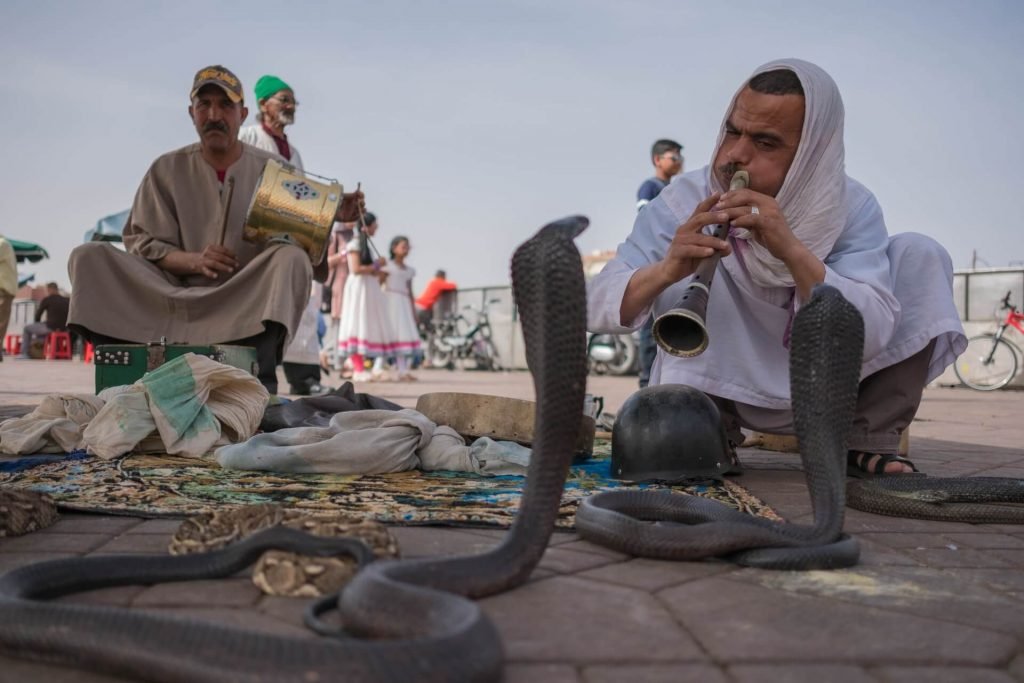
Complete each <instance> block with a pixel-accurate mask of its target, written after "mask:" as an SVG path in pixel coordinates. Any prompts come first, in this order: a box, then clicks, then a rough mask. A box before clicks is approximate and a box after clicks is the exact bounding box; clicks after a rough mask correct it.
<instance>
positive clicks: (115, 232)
mask: <svg viewBox="0 0 1024 683" xmlns="http://www.w3.org/2000/svg"><path fill="white" fill-rule="evenodd" d="M127 222H128V209H125V210H124V211H122V212H120V213H115V214H111V215H109V216H107V217H105V218H101V219H99V220H98V221H96V227H95V228H91V229H89V230H86V231H85V241H86V242H120V241H121V233H122V232H124V224H125V223H127Z"/></svg>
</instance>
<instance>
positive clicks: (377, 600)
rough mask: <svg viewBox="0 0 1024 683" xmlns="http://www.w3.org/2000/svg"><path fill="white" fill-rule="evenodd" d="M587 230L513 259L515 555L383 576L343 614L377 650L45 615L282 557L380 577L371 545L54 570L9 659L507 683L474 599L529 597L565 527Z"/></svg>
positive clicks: (283, 532)
mask: <svg viewBox="0 0 1024 683" xmlns="http://www.w3.org/2000/svg"><path fill="white" fill-rule="evenodd" d="M587 222H588V221H587V219H585V218H583V217H579V216H577V217H571V218H566V219H563V220H561V221H557V222H555V223H551V224H549V225H547V226H545V227H544V228H542V229H541V230H540V231H539V232H538V233H537V234H536V235H535V236H534V237H532V238H531V239H530V240H528V241H527V242H525V243H524V244H523V245H522V246H520V247H519V249H518V250H517V251H516V253H515V255H514V256H513V259H512V288H513V292H514V294H515V300H516V304H517V306H518V308H519V315H520V319H521V321H522V326H523V335H524V338H525V340H526V353H527V362H528V364H529V367H530V370H531V371H532V373H533V377H534V383H535V389H536V394H537V413H536V427H535V439H534V444H533V448H534V450H533V457H532V459H531V461H530V467H529V471H528V475H527V480H526V487H525V490H524V492H523V498H522V504H521V506H520V511H519V515H518V516H517V517H516V521H515V524H514V526H513V528H512V530H511V532H510V533H509V534H508V535H507V536H506V537H505V540H504V542H502V543H501V545H499V546H497V547H496V548H494V549H493V550H491V551H490V552H487V553H484V554H481V555H476V556H467V557H456V558H449V559H437V560H435V559H423V560H398V561H379V562H374V563H371V564H368V565H367V566H366V567H365V568H364V569H363V570H362V571H360V572H359V573H358V574H357V575H356V577H355V578H354V579H353V580H352V582H351V583H350V584H349V585H348V586H347V587H346V588H345V590H343V591H342V592H341V594H340V596H339V598H338V603H337V605H338V609H339V612H340V615H341V618H342V621H343V622H344V624H345V629H346V630H347V631H348V632H349V633H352V634H356V635H361V636H367V637H368V638H372V639H366V640H363V639H358V638H348V639H335V638H316V639H305V638H287V637H278V636H271V635H264V634H260V633H254V632H251V631H245V630H241V629H236V628H229V627H224V626H217V625H213V624H208V623H203V622H197V621H189V620H185V619H177V618H172V617H164V616H156V615H152V614H146V613H141V612H137V611H125V610H119V609H115V608H110V607H102V606H91V605H84V604H73V603H66V602H61V603H52V602H47V601H46V600H45V599H46V598H50V597H55V596H58V595H63V594H68V593H74V592H77V591H82V590H90V589H93V588H100V587H105V586H115V585H124V584H139V583H143V584H145V583H158V582H162V581H174V580H185V579H197V578H214V577H220V576H226V575H230V574H232V573H235V572H237V571H239V570H241V569H243V568H245V567H246V566H247V565H248V564H250V563H251V562H253V561H254V560H255V559H257V558H258V557H259V555H260V554H261V553H262V552H263V551H264V550H267V549H270V548H278V549H282V550H289V551H294V552H301V553H302V554H307V555H308V554H317V553H319V554H334V553H339V552H347V553H349V554H351V555H353V556H354V557H356V559H358V560H359V561H360V562H368V561H369V560H370V559H371V554H370V552H369V550H368V549H367V548H366V546H364V545H363V544H362V543H360V542H357V541H346V540H341V539H317V538H315V537H310V536H308V535H307V534H303V533H301V532H297V531H293V530H291V529H285V528H276V529H270V530H268V531H263V532H260V533H259V534H256V535H255V536H251V537H250V538H248V539H247V540H245V541H242V542H241V543H238V544H234V545H232V546H230V547H228V548H226V549H224V550H221V551H217V552H213V553H207V554H202V555H183V556H177V557H167V556H159V557H146V556H127V557H124V556H122V557H114V556H106V557H104V556H98V557H84V558H74V559H67V560H54V561H50V562H44V563H40V564H35V565H31V566H27V567H22V568H19V569H15V570H14V571H12V572H9V573H8V574H6V575H4V576H2V577H0V651H2V652H4V653H5V654H10V655H13V656H18V657H27V658H35V659H41V660H45V661H51V662H61V663H66V664H70V665H74V666H80V667H85V668H89V669H92V670H99V671H102V672H105V673H111V674H115V675H119V676H123V677H129V678H132V679H138V680H146V681H160V682H174V683H177V682H185V681H188V682H189V683H207V682H208V683H222V682H223V681H241V682H245V683H249V682H258V681H261V682H266V683H270V682H273V683H287V682H290V681H294V682H296V683H299V682H301V683H311V682H315V681H333V680H345V681H388V682H394V683H407V682H410V681H417V682H419V681H444V682H448V681H493V680H498V679H500V677H501V671H502V649H501V640H500V639H499V637H498V634H497V631H496V630H495V628H494V626H493V625H492V624H491V622H490V621H488V620H487V618H486V617H485V616H484V615H483V613H482V612H481V610H480V608H479V607H478V606H477V605H476V604H475V603H474V602H472V601H471V600H469V599H467V598H479V597H483V596H487V595H491V594H494V593H499V592H502V591H506V590H509V589H511V588H515V587H516V586H519V585H521V584H522V583H523V582H525V581H526V580H527V578H528V577H529V576H530V574H531V573H532V571H533V569H534V567H535V566H536V564H537V562H538V561H539V560H540V557H541V555H542V554H543V553H544V550H545V549H546V548H547V543H548V539H549V537H550V535H551V531H552V529H553V527H554V521H555V518H556V516H557V514H558V507H559V503H560V502H561V497H562V489H563V487H564V484H565V478H566V475H567V473H568V469H569V465H570V462H571V460H572V456H573V444H574V441H575V438H576V434H577V432H578V431H579V425H580V421H581V419H582V415H583V394H584V389H585V384H586V371H587V368H586V358H585V353H584V352H585V349H584V338H585V332H584V330H585V327H586V319H585V317H586V316H585V311H586V301H585V296H586V295H585V292H584V286H583V268H582V265H581V262H580V256H579V252H578V251H577V250H576V247H575V246H574V244H573V238H574V237H576V235H578V234H579V233H580V232H581V231H582V230H583V229H584V228H585V227H586V225H587Z"/></svg>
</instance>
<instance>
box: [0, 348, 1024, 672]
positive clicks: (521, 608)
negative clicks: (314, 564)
mask: <svg viewBox="0 0 1024 683" xmlns="http://www.w3.org/2000/svg"><path fill="white" fill-rule="evenodd" d="M91 372H92V369H91V367H90V366H85V365H83V364H81V363H78V362H60V361H51V362H42V361H34V362H31V361H27V362H16V361H15V362H10V363H8V362H4V363H3V365H2V366H0V411H3V410H16V409H17V408H16V406H24V405H34V404H35V403H37V402H38V401H39V399H40V397H41V396H42V395H44V394H46V393H48V392H56V391H81V392H88V391H90V390H91V382H92V376H91ZM420 376H421V381H420V382H418V383H414V384H412V383H410V384H371V385H365V386H361V387H360V390H363V391H369V392H371V393H375V394H378V395H381V396H384V397H387V398H390V399H392V400H394V401H396V402H398V403H401V404H403V405H407V406H414V405H415V401H416V397H417V396H418V395H419V394H420V393H421V392H424V393H425V392H428V391H471V392H477V393H487V394H498V395H504V396H511V397H517V398H532V385H531V383H530V378H529V375H527V374H525V373H496V374H485V373H474V372H445V371H424V372H421V373H420ZM283 386H286V385H283ZM634 386H635V378H610V377H591V378H590V386H589V387H588V390H589V391H591V392H592V393H596V394H601V395H604V396H605V400H606V408H607V409H609V410H612V411H614V410H615V409H616V408H617V407H618V406H619V405H621V403H622V401H623V400H624V399H625V398H626V396H628V395H629V393H630V392H631V391H632V390H633V388H634ZM2 414H3V412H0V415H2ZM1021 415H1024V392H996V393H994V394H980V393H976V392H971V391H969V390H965V389H959V388H931V389H928V390H927V391H926V392H925V399H924V402H923V404H922V406H921V411H920V413H919V415H918V419H917V420H916V421H915V422H914V425H913V427H912V432H911V457H912V459H913V460H914V461H915V462H916V463H917V465H918V466H919V467H920V468H921V469H922V470H923V471H925V472H927V473H929V474H935V475H946V476H952V475H987V476H1010V477H1024V446H1022V443H1024V439H1022V437H1024V424H1022V421H1021V419H1020V416H1021ZM741 458H742V460H743V462H744V464H745V465H746V468H747V471H746V473H745V474H744V475H743V476H742V477H741V478H739V479H738V482H739V483H741V484H742V485H743V486H745V487H746V488H747V489H749V490H750V491H751V492H752V493H754V494H755V495H757V496H759V497H760V498H762V499H763V500H764V501H766V502H767V503H768V504H770V505H772V506H773V507H774V508H775V509H776V510H777V511H778V512H779V513H780V514H782V515H783V516H785V517H787V518H788V519H793V520H797V521H800V520H806V519H808V518H809V516H810V514H811V510H810V504H809V502H808V500H807V497H806V490H805V487H804V484H803V474H802V472H801V471H800V467H799V462H798V460H797V459H796V456H793V455H788V454H780V453H773V452H768V451H759V450H751V449H743V450H741ZM177 524H178V522H176V521H168V520H148V521H147V520H141V519H134V518H125V517H114V516H101V515H85V514H62V516H61V519H60V521H58V522H57V523H56V524H55V525H54V526H53V527H51V528H49V529H46V530H44V531H41V532H38V533H35V534H31V535H29V536H24V537H21V538H15V539H0V572H2V571H6V570H8V569H10V568H13V567H17V566H21V565H24V564H29V563H32V562H37V561H40V560H45V559H52V558H60V557H70V556H74V555H86V554H104V553H158V552H164V551H165V549H166V546H167V542H168V540H169V539H170V536H171V534H172V532H173V530H174V529H175V528H176V526H177ZM846 529H847V530H848V531H850V532H851V533H853V534H855V535H856V536H857V538H858V539H860V542H861V545H862V549H863V553H862V560H861V563H860V564H859V565H858V566H856V567H853V568H851V569H847V570H840V571H832V572H769V571H761V570H754V569H744V568H738V567H734V566H732V565H729V564H726V563H724V562H701V563H682V562H681V563H673V562H660V561H653V560H645V559H636V558H631V557H628V556H625V555H622V554H621V553H617V552H614V551H610V550H607V549H605V548H602V547H599V546H596V545H593V544H590V543H588V542H586V541H583V540H580V539H579V538H578V537H577V536H576V535H575V534H571V533H558V534H555V536H554V537H553V538H552V540H551V544H550V547H549V549H548V551H547V552H546V554H545V555H544V557H543V559H542V561H541V563H540V565H539V566H538V568H537V569H536V571H535V572H534V575H533V577H532V579H531V581H530V582H529V583H527V584H526V585H525V586H523V587H521V588H519V589H517V590H515V591H512V592H509V593H505V594H502V595H497V596H494V597H491V598H487V599H485V600H482V601H481V603H480V604H481V605H482V607H483V609H484V610H485V612H486V613H487V614H488V616H490V617H491V619H493V620H494V623H495V624H496V625H497V628H498V630H499V631H500V633H501V635H502V638H503V640H504V644H505V652H506V658H507V662H508V664H507V666H506V671H505V680H506V681H509V682H510V683H612V682H619V681H631V682H637V683H640V682H644V683H646V682H651V683H660V682H665V683H669V682H671V683H685V682H689V681H693V682H701V683H719V682H722V683H726V682H731V683H748V682H751V683H752V682H755V681H757V682H761V681H773V682H779V683H782V682H786V683H789V682H792V683H803V682H808V683H810V682H812V681H813V682H818V681H829V682H833V683H869V682H885V683H911V682H916V681H924V682H927V683H947V682H948V683H953V682H961V681H965V682H966V681H969V682H972V683H1011V682H1013V681H1017V682H1018V683H1019V682H1021V681H1024V572H1022V571H1021V569H1022V568H1024V526H1014V525H969V524H960V523H950V522H927V521H919V520H904V519H897V518H888V517H880V516H877V515H871V514H867V513H862V512H857V511H854V510H849V511H848V512H847V523H846ZM394 531H395V534H396V536H397V537H398V540H399V543H400V546H401V549H402V552H403V555H404V556H405V557H425V556H433V555H450V554H456V553H467V552H468V553H473V552H480V551H483V550H486V549H487V548H489V547H491V546H492V545H493V544H495V543H497V542H499V541H500V539H501V537H502V536H503V534H504V533H505V532H504V531H498V530H476V529H474V530H467V529H449V528H427V527H396V528H394ZM65 599H67V600H71V601H75V602H99V603H104V604H110V605H118V606H122V607H125V608H129V609H146V610H153V611H157V612H161V613H167V614H178V615H188V616H194V617H197V618H202V619H209V620H211V621H216V622H221V623H226V624H233V625H238V626H245V627H246V628H252V629H256V630H259V631H264V632H268V633H280V634H288V635H305V636H308V637H312V636H310V634H309V632H307V631H306V630H305V629H304V627H303V626H302V619H301V613H302V609H303V607H304V604H305V603H304V601H303V600H297V599H289V598H278V597H269V596H264V595H262V594H261V593H260V592H259V590H257V589H256V588H255V587H254V586H253V585H252V584H251V583H250V582H249V581H248V580H247V579H245V578H232V579H228V580H224V581H216V582H214V581H200V582H189V583H174V584H164V585H160V586H152V587H143V586H132V587H122V588H113V589H105V590H101V591H93V592H91V593H83V594H80V595H76V596H71V597H69V598H65ZM113 680H115V679H112V678H109V677H105V676H99V675H95V674H90V673H87V672H81V671H75V670H72V669H66V668H61V667H55V666H48V665H43V664H37V663H28V662H22V661H19V660H15V659H6V658H0V682H6V681H46V683H65V682H71V681H74V682H75V683H100V682H109V681H113ZM340 680H343V676H342V677H341V678H340Z"/></svg>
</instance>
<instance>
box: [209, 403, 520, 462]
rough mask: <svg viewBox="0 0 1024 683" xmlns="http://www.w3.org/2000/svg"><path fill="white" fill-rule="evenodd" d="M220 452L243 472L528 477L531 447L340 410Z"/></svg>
mask: <svg viewBox="0 0 1024 683" xmlns="http://www.w3.org/2000/svg"><path fill="white" fill-rule="evenodd" d="M215 456H216V458H217V462H218V463H220V465H221V467H226V468H229V469H236V470H266V471H270V472H299V473H331V474H386V473H389V472H405V471H406V470H412V469H417V468H419V469H421V470H424V471H431V470H449V471H454V472H475V473H477V474H483V475H495V474H526V469H527V466H528V465H529V461H530V449H529V448H526V447H525V446H520V445H519V444H517V443H513V442H510V441H493V440H491V439H488V438H486V437H483V438H480V439H477V440H476V441H474V442H473V444H472V445H471V446H467V445H466V442H465V441H464V440H463V438H462V437H461V436H459V434H458V433H457V432H456V431H455V430H454V429H452V428H451V427H446V426H443V425H442V426H439V425H436V424H434V423H433V422H431V421H430V420H429V419H428V418H427V417H426V416H425V415H424V414H423V413H420V412H417V411H415V410H412V409H410V408H405V409H403V410H398V411H395V410H352V411H347V412H343V413H337V414H336V415H335V416H334V417H332V418H331V422H330V424H329V425H328V426H326V427H293V428H291V429H279V430H277V431H276V432H268V433H266V434H257V435H256V436H254V437H252V438H251V439H249V440H248V441H246V442H245V443H240V444H235V445H232V446H222V447H221V448H218V449H217V451H216V453H215Z"/></svg>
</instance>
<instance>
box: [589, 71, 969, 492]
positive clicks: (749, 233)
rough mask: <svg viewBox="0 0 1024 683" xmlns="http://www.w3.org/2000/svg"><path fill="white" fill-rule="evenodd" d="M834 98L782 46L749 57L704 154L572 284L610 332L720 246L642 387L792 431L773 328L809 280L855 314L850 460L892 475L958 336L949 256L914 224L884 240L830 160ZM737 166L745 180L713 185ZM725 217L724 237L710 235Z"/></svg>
mask: <svg viewBox="0 0 1024 683" xmlns="http://www.w3.org/2000/svg"><path fill="white" fill-rule="evenodd" d="M843 157H844V151H843V103H842V99H841V98H840V96H839V90H838V88H837V87H836V85H835V83H834V82H833V81H832V79H831V77H829V75H828V74H827V73H825V72H824V71H823V70H822V69H821V68H819V67H817V66H815V65H814V64H810V63H808V62H805V61H801V60H797V59H785V60H779V61H775V62H770V63H768V64H765V65H764V66H762V67H760V68H759V69H757V70H756V71H755V72H754V74H753V76H752V77H751V79H750V80H749V81H747V82H746V83H745V84H744V85H743V86H742V87H741V88H740V89H739V91H738V92H737V93H736V95H735V96H734V97H733V100H732V104H731V105H730V107H729V109H728V111H727V113H726V116H725V120H724V121H723V123H722V128H721V130H720V132H719V137H718V144H717V145H716V147H715V153H714V156H713V158H712V159H713V160H712V163H711V165H709V166H706V167H704V168H702V169H698V170H695V171H691V172H689V173H686V174H683V175H680V176H676V178H675V179H674V180H673V182H672V183H671V184H670V185H669V186H668V187H666V188H665V189H664V190H663V191H662V192H661V194H660V195H659V196H658V197H657V198H656V199H655V200H654V201H652V202H651V203H650V204H648V205H647V207H646V208H645V209H644V210H643V211H641V212H640V213H639V214H638V216H637V219H636V222H635V224H634V226H633V232H632V233H631V234H630V235H629V237H627V238H626V241H625V242H623V243H622V244H621V245H619V248H618V251H617V253H616V257H615V259H614V260H613V261H611V262H610V263H609V264H608V265H607V266H606V267H605V268H604V269H603V270H602V271H601V273H600V274H599V275H598V276H597V277H596V278H594V279H593V280H592V281H591V282H590V284H589V286H588V297H587V298H588V309H589V310H588V319H589V328H590V329H591V331H594V332H608V333H622V332H626V331H629V330H633V329H636V328H637V327H638V326H640V325H641V324H642V323H643V321H644V320H645V319H646V317H647V316H648V315H650V314H651V312H652V311H653V313H654V315H655V316H657V315H660V314H661V313H664V312H665V311H667V310H669V309H670V308H674V307H675V306H676V305H677V304H678V302H679V300H680V298H681V295H682V292H683V290H685V289H686V286H687V284H688V283H689V281H690V276H691V275H692V274H693V272H694V270H695V269H696V267H697V265H698V264H699V263H700V261H701V260H702V259H704V258H706V257H708V256H710V255H712V254H713V253H719V254H721V255H722V256H723V258H722V260H721V262H720V263H719V266H718V270H717V273H716V275H715V280H714V285H713V286H712V288H711V293H710V299H709V301H708V306H707V316H706V320H705V323H706V325H707V328H708V335H709V337H710V339H711V340H712V341H711V343H710V344H709V346H708V348H707V350H706V351H705V352H704V353H703V354H701V355H699V356H696V357H692V358H680V357H676V356H672V355H669V354H666V353H665V352H664V351H662V350H661V349H659V350H658V357H657V360H656V361H655V364H654V368H653V370H652V372H651V384H652V385H656V384H670V383H674V384H687V385H690V386H693V387H696V388H698V389H700V390H702V391H704V392H706V393H707V394H709V395H711V396H712V397H713V398H714V399H715V401H716V403H717V404H718V405H719V407H720V408H721V409H722V413H723V419H724V420H725V422H726V428H727V430H728V432H729V434H730V441H731V442H733V443H734V444H736V443H737V442H738V441H739V439H740V433H739V428H740V427H741V426H742V427H747V428H750V429H754V430H757V431H762V432H767V433H777V434H787V433H792V414H791V412H790V396H789V374H788V370H789V331H790V325H791V323H792V320H793V315H794V313H795V312H796V310H798V309H799V307H800V305H801V304H802V303H803V302H804V301H806V300H807V299H808V298H809V297H810V292H811V288H812V287H813V286H814V285H815V284H818V283H821V282H824V283H827V284H829V285H832V286H834V287H836V288H838V289H839V290H840V291H841V292H842V294H843V296H845V297H846V298H847V299H848V300H849V301H850V302H852V303H853V305H854V306H856V307H857V309H858V310H859V311H860V312H861V314H862V315H863V316H864V323H865V346H864V363H863V367H862V369H861V378H862V379H861V385H860V392H859V396H858V403H857V417H856V419H855V421H854V428H853V432H852V433H851V436H850V442H849V446H850V449H851V452H850V456H849V464H850V468H849V469H850V471H851V473H856V474H881V473H886V474H896V473H901V472H909V471H912V468H913V465H912V464H911V463H910V462H909V461H908V460H906V459H904V458H901V457H899V456H897V455H896V453H897V449H898V446H899V441H900V436H901V434H902V432H903V430H904V429H905V428H906V427H907V425H909V424H910V422H911V420H912V419H913V417H914V414H915V413H916V412H917V408H918V406H919V405H920V402H921V395H922V392H923V390H924V386H925V385H926V384H927V383H928V382H929V381H931V380H932V379H934V378H935V377H937V376H938V375H940V374H941V373H942V371H943V370H944V369H945V367H946V366H948V365H949V364H950V363H951V362H952V361H953V360H954V359H955V358H956V357H957V356H958V355H959V354H960V352H961V351H963V349H964V347H965V346H966V338H965V336H964V333H963V328H962V326H961V324H960V319H959V316H958V315H957V312H956V307H955V305H954V303H953V294H952V263H951V261H950V258H949V255H948V254H947V253H946V251H945V249H943V248H942V246H941V245H939V244H938V243H937V242H935V241H934V240H932V239H931V238H929V237H926V236H924V235H918V234H913V233H904V234H899V235H895V236H893V237H889V234H888V232H887V230H886V227H885V222H884V220H883V218H882V211H881V208H880V207H879V205H878V202H877V201H876V200H875V198H874V196H873V195H872V194H871V192H869V191H868V190H867V189H866V188H865V187H864V186H863V185H861V184H860V183H858V182H857V181H856V180H853V179H852V178H850V177H849V176H847V175H846V173H845V171H844V165H843ZM738 170H745V171H747V172H748V173H749V176H750V185H749V187H748V188H747V189H743V190H737V191H734V192H724V193H723V190H724V189H725V188H728V187H729V183H730V181H731V179H732V175H733V174H734V173H735V172H736V171H738ZM726 221H731V224H732V226H733V229H732V230H731V232H730V234H729V236H728V238H727V240H725V241H723V240H718V239H716V238H715V237H713V236H712V235H711V234H710V233H711V230H712V228H713V226H715V225H717V224H721V223H724V222H726Z"/></svg>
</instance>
